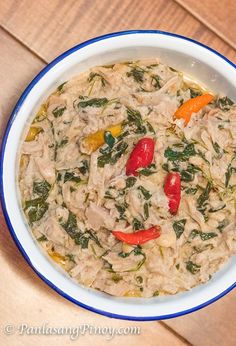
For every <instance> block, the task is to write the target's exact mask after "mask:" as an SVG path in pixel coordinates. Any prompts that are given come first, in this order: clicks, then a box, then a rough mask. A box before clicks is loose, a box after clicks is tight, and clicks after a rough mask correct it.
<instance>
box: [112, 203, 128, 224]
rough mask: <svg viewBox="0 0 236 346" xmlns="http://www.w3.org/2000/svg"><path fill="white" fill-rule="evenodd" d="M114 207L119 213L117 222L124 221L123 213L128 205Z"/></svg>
mask: <svg viewBox="0 0 236 346" xmlns="http://www.w3.org/2000/svg"><path fill="white" fill-rule="evenodd" d="M115 207H116V209H117V210H118V212H119V213H120V216H119V220H126V216H125V211H126V209H127V207H128V204H127V203H124V204H115Z"/></svg>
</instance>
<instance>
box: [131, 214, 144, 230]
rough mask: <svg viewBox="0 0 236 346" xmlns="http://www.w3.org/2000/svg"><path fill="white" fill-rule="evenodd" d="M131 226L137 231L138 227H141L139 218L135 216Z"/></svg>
mask: <svg viewBox="0 0 236 346" xmlns="http://www.w3.org/2000/svg"><path fill="white" fill-rule="evenodd" d="M132 226H133V229H134V230H135V231H138V230H140V229H143V227H144V226H143V223H142V222H141V221H140V220H138V219H137V218H136V217H135V218H134V219H133V221H132Z"/></svg>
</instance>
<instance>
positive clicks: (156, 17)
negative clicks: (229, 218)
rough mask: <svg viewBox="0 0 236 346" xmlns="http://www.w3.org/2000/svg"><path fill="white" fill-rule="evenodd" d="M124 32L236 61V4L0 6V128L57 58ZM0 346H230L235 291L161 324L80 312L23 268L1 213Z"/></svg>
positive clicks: (86, 1) (111, 0) (30, 2)
mask: <svg viewBox="0 0 236 346" xmlns="http://www.w3.org/2000/svg"><path fill="white" fill-rule="evenodd" d="M126 29H160V30H167V31H171V32H175V33H178V34H183V35H186V36H189V37H192V38H194V39H197V40H199V41H200V42H203V43H205V44H208V45H209V46H211V47H212V48H215V49H217V50H218V51H219V52H221V53H223V54H224V55H225V56H227V57H228V58H229V59H231V60H232V61H233V62H234V63H235V62H236V54H235V53H236V52H235V49H236V3H235V0H205V1H204V2H203V1H195V0H176V1H173V0H160V1H158V0H140V1H139V0H123V1H122V0H95V1H94V0H77V1H76V0H68V1H65V0H37V1H36V0H35V1H34V0H5V1H3V0H2V1H1V2H0V47H1V49H0V80H1V89H0V113H1V116H0V129H1V136H2V134H3V130H4V127H5V125H6V122H7V119H8V118H9V115H10V112H11V109H12V107H13V105H14V104H15V102H16V101H17V99H18V97H19V96H20V94H21V92H22V90H23V89H24V88H25V86H26V85H27V84H28V83H29V81H30V80H31V79H32V78H33V77H34V75H35V74H36V73H37V72H39V71H40V69H42V68H43V67H44V66H45V65H46V64H47V63H48V62H49V61H50V60H52V59H53V58H54V57H55V56H57V55H58V54H60V53H61V52H63V51H64V50H66V49H68V48H70V47H71V46H73V45H75V44H77V43H79V42H82V41H84V40H86V39H88V38H91V37H94V36H97V35H101V34H104V33H107V32H112V31H119V30H126ZM0 244H1V262H0V263H1V264H0V282H1V283H0V345H3V346H6V345H11V346H12V345H13V346H14V345H17V346H18V345H24V346H27V345H30V346H31V345H47V344H50V345H54V344H55V345H58V346H59V345H65V344H66V345H67V344H68V345H69V344H73V343H74V344H79V345H92V344H93V343H96V344H97V345H105V344H107V343H109V345H120V344H124V343H126V344H127V345H146V344H147V345H160V346H165V345H167V346H170V345H171V346H172V345H186V344H193V345H201V346H203V345H204V346H208V345H212V346H213V345H214V346H215V345H221V346H223V345H226V346H231V345H235V344H236V341H235V340H236V328H235V326H236V322H235V320H236V302H235V299H236V292H235V291H234V292H231V293H230V294H228V295H227V296H226V297H224V298H223V299H221V300H220V301H218V302H216V303H215V304H213V305H211V306H209V307H207V308H205V309H203V310H200V311H198V312H195V313H193V314H190V315H187V316H184V317H179V318H176V319H172V320H166V321H163V322H162V321H161V322H146V323H137V322H128V321H121V320H114V319H109V318H106V317H103V316H99V315H97V314H94V313H91V312H88V311H86V310H83V309H81V308H79V307H77V306H75V305H73V304H72V303H70V302H68V301H67V300H65V299H63V298H62V297H60V296H59V295H57V294H56V293H55V292H54V291H53V290H52V289H50V288H49V287H48V286H47V285H46V284H44V283H43V282H42V281H41V280H40V279H39V278H38V277H37V276H36V275H35V274H34V272H33V271H32V270H31V269H30V268H29V267H28V265H27V264H26V262H25V261H24V259H23V257H22V256H21V254H20V253H19V251H18V249H17V248H16V246H15V244H14V242H13V240H12V239H11V237H10V234H9V232H8V229H7V227H6V224H5V221H4V218H3V216H2V214H1V215H0ZM45 322H48V325H49V326H54V327H56V326H78V325H81V324H84V323H88V324H90V325H94V326H100V325H101V326H102V325H103V326H104V325H108V326H114V327H126V326H136V325H138V326H140V327H141V335H136V336H132V335H129V336H117V337H115V338H113V339H112V340H111V341H106V339H105V338H104V337H103V336H98V335H97V336H92V335H85V336H81V337H80V338H79V339H78V340H77V341H71V340H70V338H69V337H68V336H43V335H41V336H40V335H38V336H20V335H17V333H14V335H4V333H3V330H2V328H3V327H4V326H5V325H7V324H12V325H14V326H17V325H20V324H22V323H26V324H28V325H29V326H41V325H42V324H43V323H45Z"/></svg>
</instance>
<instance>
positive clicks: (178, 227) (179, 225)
mask: <svg viewBox="0 0 236 346" xmlns="http://www.w3.org/2000/svg"><path fill="white" fill-rule="evenodd" d="M186 221H187V220H186V219H182V220H179V221H175V222H174V223H173V229H174V231H175V234H176V238H177V239H179V238H180V237H181V235H182V234H183V232H184V226H185V224H186Z"/></svg>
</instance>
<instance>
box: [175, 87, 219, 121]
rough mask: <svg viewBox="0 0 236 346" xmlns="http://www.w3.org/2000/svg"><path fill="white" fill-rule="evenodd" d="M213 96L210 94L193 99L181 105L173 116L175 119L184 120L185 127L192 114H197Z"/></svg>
mask: <svg viewBox="0 0 236 346" xmlns="http://www.w3.org/2000/svg"><path fill="white" fill-rule="evenodd" d="M213 98H214V96H213V95H211V94H204V95H200V96H197V97H194V98H192V99H190V100H188V101H186V102H184V103H183V104H182V106H180V107H179V108H178V109H177V111H176V112H175V114H174V117H175V118H176V119H184V120H185V125H187V124H188V122H189V120H190V118H191V115H192V113H197V112H199V111H200V110H201V109H202V108H203V107H205V106H206V105H207V104H208V103H210V102H211V101H212V100H213Z"/></svg>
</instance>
